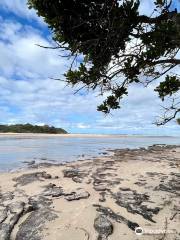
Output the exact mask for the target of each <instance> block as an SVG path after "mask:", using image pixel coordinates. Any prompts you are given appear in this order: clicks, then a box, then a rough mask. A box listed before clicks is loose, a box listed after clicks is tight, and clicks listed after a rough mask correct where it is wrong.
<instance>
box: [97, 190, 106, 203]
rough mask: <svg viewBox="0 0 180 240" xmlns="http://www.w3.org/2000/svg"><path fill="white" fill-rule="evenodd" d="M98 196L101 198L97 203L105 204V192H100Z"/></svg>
mask: <svg viewBox="0 0 180 240" xmlns="http://www.w3.org/2000/svg"><path fill="white" fill-rule="evenodd" d="M99 195H100V196H101V197H100V198H99V201H100V202H105V201H106V198H105V195H106V192H100V193H99Z"/></svg>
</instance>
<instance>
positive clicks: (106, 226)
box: [94, 215, 113, 239]
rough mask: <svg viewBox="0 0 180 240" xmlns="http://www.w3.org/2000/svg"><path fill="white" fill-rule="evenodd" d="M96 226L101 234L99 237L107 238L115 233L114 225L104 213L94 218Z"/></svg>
mask: <svg viewBox="0 0 180 240" xmlns="http://www.w3.org/2000/svg"><path fill="white" fill-rule="evenodd" d="M94 228H95V229H96V231H97V232H98V234H99V237H98V239H107V238H108V236H109V235H111V234H112V233H113V225H112V223H111V222H110V221H109V220H108V219H107V217H106V216H104V215H100V216H98V217H97V218H96V219H95V220H94Z"/></svg>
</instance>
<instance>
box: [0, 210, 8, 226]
mask: <svg viewBox="0 0 180 240" xmlns="http://www.w3.org/2000/svg"><path fill="white" fill-rule="evenodd" d="M7 213H8V209H7V208H6V207H5V208H4V209H0V224H1V223H2V222H4V220H5V219H6V218H7Z"/></svg>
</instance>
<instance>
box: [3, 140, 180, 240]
mask: <svg viewBox="0 0 180 240" xmlns="http://www.w3.org/2000/svg"><path fill="white" fill-rule="evenodd" d="M43 136H44V135H43ZM112 153H113V155H111V156H106V155H105V156H104V157H101V158H94V159H93V160H88V161H87V160H83V161H76V162H73V163H66V164H59V165H54V164H48V163H45V164H39V165H36V164H34V163H32V164H31V166H29V169H27V170H23V171H18V172H14V173H2V174H0V239H1V240H6V239H10V240H27V239H28V240H39V239H42V240H65V239H67V240H69V239H72V240H76V239H77V240H81V239H82V240H96V239H97V240H100V239H101V240H105V239H109V240H121V239H123V240H136V239H143V240H146V239H147V240H155V239H157V240H161V239H162V240H163V239H167V240H175V239H176V240H178V239H180V230H179V229H180V203H179V199H180V147H178V146H158V145H157V146H153V147H149V148H148V149H144V148H142V149H139V150H129V149H123V150H114V151H112ZM137 227H140V228H141V229H140V230H139V231H141V230H142V229H143V231H144V234H142V235H137V234H136V233H135V229H137Z"/></svg>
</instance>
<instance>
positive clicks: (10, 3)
mask: <svg viewBox="0 0 180 240" xmlns="http://www.w3.org/2000/svg"><path fill="white" fill-rule="evenodd" d="M152 2H153V1H152V0H142V5H141V10H142V11H143V12H144V13H148V12H149V8H150V6H151V5H152ZM0 3H1V4H0V25H1V28H0V53H1V55H0V123H6V124H13V123H27V122H29V123H32V124H50V125H55V126H57V127H63V128H65V129H66V130H68V131H69V132H73V133H116V134H117V133H121V134H148V135H179V134H180V127H179V126H178V125H177V124H176V122H175V121H172V122H171V123H169V124H167V125H166V126H163V127H156V126H155V125H154V124H153V122H154V121H155V118H156V117H157V116H158V115H159V114H160V112H161V107H160V104H161V102H160V101H159V99H158V98H157V95H156V93H155V92H154V91H153V87H154V86H150V87H149V88H146V89H144V88H143V87H142V86H137V85H134V86H132V87H131V88H130V90H129V97H128V98H125V99H124V100H123V102H122V108H121V109H120V110H117V111H114V112H112V114H111V115H108V116H104V115H103V114H102V113H99V112H97V111H96V106H97V105H98V104H99V103H101V101H102V98H101V99H100V97H98V92H89V93H86V94H77V95H74V90H72V89H71V88H69V87H65V85H64V83H63V82H59V81H54V80H51V79H50V78H51V77H54V78H56V77H59V76H62V74H63V73H64V72H65V70H66V69H67V68H68V65H69V62H68V60H66V59H65V58H61V57H60V56H59V53H58V52H57V51H53V50H46V49H43V48H40V47H38V46H37V45H36V44H40V45H45V46H50V45H51V44H52V42H51V34H50V32H49V30H48V28H47V26H46V25H45V24H44V23H43V21H42V19H41V18H38V17H37V16H36V14H35V12H34V11H33V10H31V11H30V10H29V9H28V8H27V6H26V0H0ZM174 4H175V5H176V7H178V8H179V9H180V3H179V1H174ZM177 71H179V70H177Z"/></svg>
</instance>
